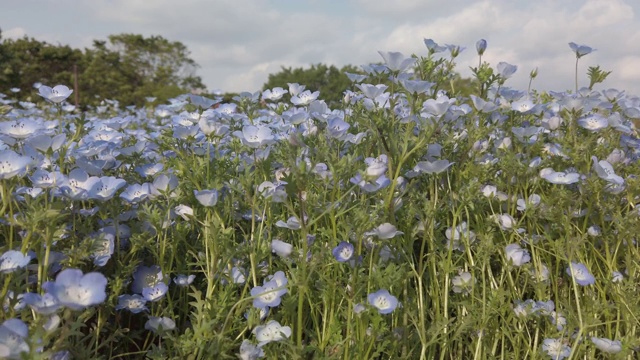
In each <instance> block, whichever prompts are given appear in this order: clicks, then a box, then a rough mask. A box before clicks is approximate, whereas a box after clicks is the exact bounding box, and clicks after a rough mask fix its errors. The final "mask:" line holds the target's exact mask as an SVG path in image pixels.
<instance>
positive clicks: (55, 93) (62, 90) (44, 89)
mask: <svg viewBox="0 0 640 360" xmlns="http://www.w3.org/2000/svg"><path fill="white" fill-rule="evenodd" d="M38 93H39V95H40V96H42V97H43V98H45V99H47V100H49V101H51V102H53V103H56V104H57V103H61V102H63V101H65V100H66V99H67V98H68V97H69V96H71V93H73V90H71V89H69V88H68V87H67V86H65V85H56V86H54V87H53V88H51V87H49V86H46V85H41V86H40V87H39V88H38Z"/></svg>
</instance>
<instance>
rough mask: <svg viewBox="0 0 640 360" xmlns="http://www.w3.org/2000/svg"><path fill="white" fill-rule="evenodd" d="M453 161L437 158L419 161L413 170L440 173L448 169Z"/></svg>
mask: <svg viewBox="0 0 640 360" xmlns="http://www.w3.org/2000/svg"><path fill="white" fill-rule="evenodd" d="M451 165H453V163H451V162H449V160H446V159H444V160H436V161H433V162H432V161H419V162H418V163H417V164H416V166H415V167H414V168H413V171H415V172H417V173H426V174H440V173H441V172H443V171H445V170H447V169H448V168H449V167H450V166H451Z"/></svg>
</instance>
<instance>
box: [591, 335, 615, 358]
mask: <svg viewBox="0 0 640 360" xmlns="http://www.w3.org/2000/svg"><path fill="white" fill-rule="evenodd" d="M591 342H593V344H594V345H595V346H596V347H597V348H598V349H599V350H600V351H602V352H605V353H609V354H617V353H619V352H620V351H622V343H621V342H620V340H610V339H607V338H599V337H595V336H593V337H591Z"/></svg>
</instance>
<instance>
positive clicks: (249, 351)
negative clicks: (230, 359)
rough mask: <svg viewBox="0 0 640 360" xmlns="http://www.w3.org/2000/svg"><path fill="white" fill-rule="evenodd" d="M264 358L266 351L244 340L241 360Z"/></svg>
mask: <svg viewBox="0 0 640 360" xmlns="http://www.w3.org/2000/svg"><path fill="white" fill-rule="evenodd" d="M262 357H264V350H262V348H261V347H260V346H257V345H253V344H252V343H251V341H249V340H247V339H244V340H242V344H241V345H240V353H239V354H238V358H240V360H256V359H259V358H262Z"/></svg>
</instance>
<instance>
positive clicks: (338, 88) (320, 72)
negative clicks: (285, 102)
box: [262, 64, 362, 106]
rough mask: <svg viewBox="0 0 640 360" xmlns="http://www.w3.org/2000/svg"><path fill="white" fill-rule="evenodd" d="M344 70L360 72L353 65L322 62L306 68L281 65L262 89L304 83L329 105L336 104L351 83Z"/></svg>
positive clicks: (286, 87)
mask: <svg viewBox="0 0 640 360" xmlns="http://www.w3.org/2000/svg"><path fill="white" fill-rule="evenodd" d="M345 72H350V73H362V71H361V70H359V69H358V68H356V67H355V66H353V65H346V66H343V67H342V69H338V68H337V67H335V66H333V65H331V66H329V67H328V66H327V65H324V64H317V65H311V67H310V68H308V69H304V68H296V69H292V68H291V67H288V68H286V67H282V70H281V71H280V72H278V73H275V74H270V75H269V79H268V80H267V82H266V83H265V84H264V85H263V86H262V89H263V90H267V89H272V88H274V87H282V88H284V89H288V87H289V85H287V84H288V83H298V84H301V85H306V87H307V89H308V90H311V91H320V99H323V100H325V101H326V102H327V104H328V105H329V106H336V105H339V104H340V103H341V102H342V98H343V93H344V92H345V90H347V89H349V88H350V87H351V85H352V83H351V80H349V78H348V77H347V75H345Z"/></svg>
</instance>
